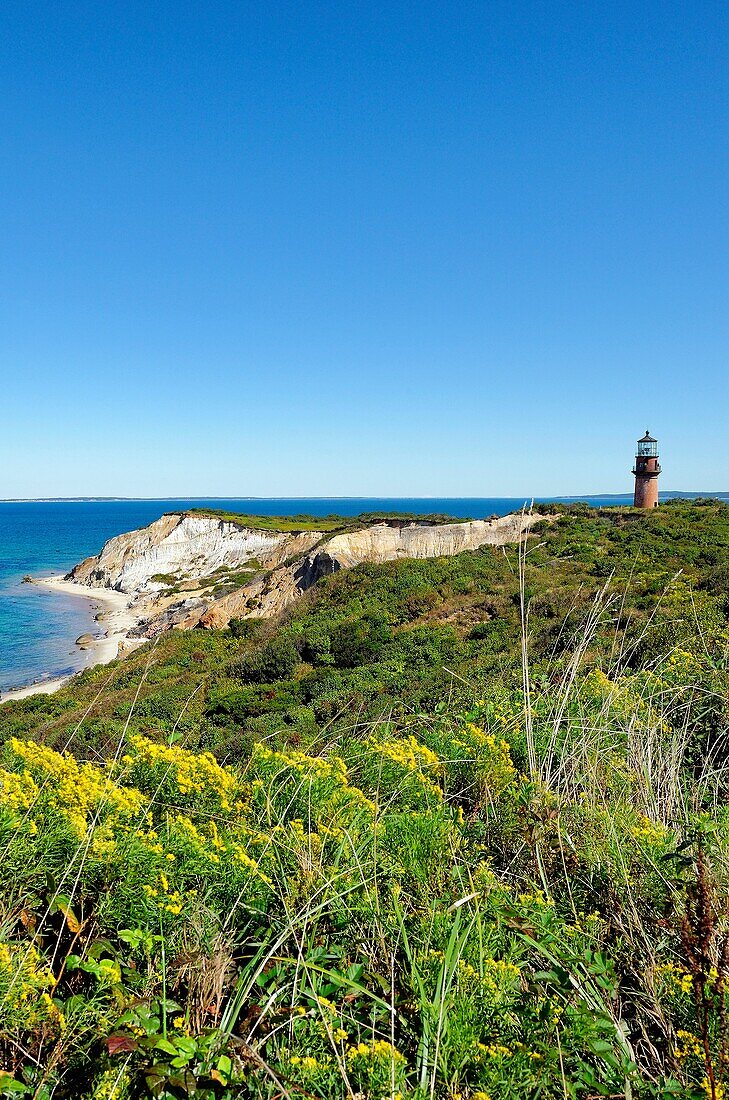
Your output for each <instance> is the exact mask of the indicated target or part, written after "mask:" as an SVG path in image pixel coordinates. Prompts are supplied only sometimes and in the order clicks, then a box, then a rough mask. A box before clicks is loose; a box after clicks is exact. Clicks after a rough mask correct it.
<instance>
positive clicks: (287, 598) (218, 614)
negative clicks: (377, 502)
mask: <svg viewBox="0 0 729 1100" xmlns="http://www.w3.org/2000/svg"><path fill="white" fill-rule="evenodd" d="M542 518H543V517H542V516H532V515H526V514H514V515H510V516H501V517H499V518H498V519H494V520H473V521H471V522H469V523H447V524H441V525H438V526H436V525H426V524H418V523H411V524H407V525H404V526H403V525H391V524H387V523H381V524H380V523H378V524H374V525H373V526H371V527H367V528H364V529H363V530H361V531H350V532H345V533H344V534H340V535H333V536H332V537H331V538H330V539H328V540H327V541H326V542H325V543H324V544H323V545H322V546H321V547H320V548H317V550H316V551H314V552H312V553H310V554H307V555H305V556H304V557H303V558H302V559H301V560H300V561H297V562H295V563H293V564H291V565H285V566H282V567H281V568H279V569H275V570H273V571H272V572H271V573H269V574H268V575H267V576H262V577H256V578H255V579H254V580H252V581H251V582H250V583H249V584H246V585H244V586H243V587H242V588H240V589H238V590H237V591H236V592H232V593H230V594H229V595H227V596H223V597H222V598H221V599H219V600H213V601H212V603H211V604H210V605H209V606H208V607H207V608H206V609H205V611H203V613H202V614H200V613H199V611H198V610H197V609H193V610H192V611H191V612H190V613H189V614H187V615H186V616H185V617H184V618H183V619H182V620H181V622H180V624H179V625H180V626H182V627H184V628H186V629H190V628H193V627H196V626H201V627H205V628H207V629H212V628H221V627H225V626H227V625H228V623H229V622H230V620H231V619H243V618H251V617H254V616H257V617H261V618H271V617H273V616H275V615H278V614H279V613H280V612H281V611H283V610H284V608H285V607H287V606H288V605H289V604H290V603H292V602H293V601H294V600H295V599H297V598H298V597H299V596H300V595H301V594H302V592H305V591H306V590H307V589H308V588H311V587H312V585H314V584H316V582H317V581H318V580H320V579H321V577H323V576H326V575H327V574H329V573H334V572H336V571H337V570H338V569H349V568H352V567H353V566H355V565H360V564H362V563H364V562H385V561H395V560H397V559H398V558H438V557H452V556H453V555H454V554H460V553H462V552H463V551H464V550H477V549H479V547H481V546H504V545H506V544H507V543H510V542H518V540H519V538H520V537H521V535H522V534H523V533H524V532H525V531H528V530H529V528H530V527H531V526H532V525H533V524H534V523H536V522H537V520H539V519H542Z"/></svg>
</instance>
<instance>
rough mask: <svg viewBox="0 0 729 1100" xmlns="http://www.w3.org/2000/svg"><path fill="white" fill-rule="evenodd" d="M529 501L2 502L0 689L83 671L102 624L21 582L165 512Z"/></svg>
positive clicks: (487, 505) (460, 509) (498, 510)
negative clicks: (90, 641) (84, 645)
mask: <svg viewBox="0 0 729 1100" xmlns="http://www.w3.org/2000/svg"><path fill="white" fill-rule="evenodd" d="M562 499H566V498H562ZM580 499H584V500H586V501H588V502H589V503H590V504H593V505H596V506H599V505H620V504H623V505H624V504H631V503H632V498H631V497H628V496H606V497H584V498H580ZM526 503H528V502H526ZM524 504H525V501H524V500H523V499H522V498H521V497H519V498H516V497H508V498H507V497H494V498H484V499H474V498H472V499H455V498H446V499H424V498H420V499H401V498H399V499H386V498H364V497H361V498H341V497H339V498H328V497H319V498H312V499H306V500H305V499H301V498H295V499H291V498H288V499H284V498H266V499H258V498H253V499H251V498H239V499H235V500H232V499H226V500H213V499H210V500H108V501H107V500H104V501H27V502H26V501H22V502H10V501H8V502H0V692H2V691H8V690H9V689H11V688H14V687H24V686H26V685H27V684H32V683H35V682H36V681H38V680H46V679H51V678H53V677H56V676H63V675H67V674H69V673H72V672H77V671H79V670H80V669H81V668H83V667H84V663H85V660H87V657H86V656H85V655H84V653H82V652H81V651H80V650H79V649H78V647H77V646H76V645H75V639H76V638H77V637H79V635H81V634H84V633H86V632H87V631H89V630H91V631H94V630H96V629H98V627H97V625H96V624H95V623H94V621H93V616H94V613H95V609H94V607H93V606H92V605H91V604H90V603H89V602H88V601H86V600H82V599H78V598H74V597H70V596H62V595H59V594H57V593H53V592H50V591H47V590H44V589H43V588H39V587H38V586H36V585H32V584H23V583H22V581H23V577H24V576H26V575H30V576H33V577H41V576H48V575H50V574H52V573H65V572H67V571H68V570H69V569H70V568H71V567H72V566H73V565H75V564H76V562H78V561H80V560H81V559H82V558H85V557H88V556H89V555H90V554H96V553H98V551H99V550H100V549H101V547H102V545H103V544H104V542H106V540H107V539H109V538H112V536H114V535H119V534H121V533H122V532H123V531H131V530H133V529H134V528H136V527H144V526H145V525H146V524H148V523H151V522H152V521H153V520H155V519H158V518H159V517H160V516H161V515H162V514H163V513H164V512H173V511H177V510H179V509H184V508H189V507H195V506H203V505H207V506H212V507H216V508H226V509H230V510H231V511H234V512H235V511H237V512H247V513H252V514H257V515H268V516H276V515H281V516H292V515H301V514H308V515H314V516H326V515H330V514H332V513H336V514H339V515H348V516H349V515H357V514H358V513H360V512H375V511H404V512H419V513H431V512H438V513H446V514H448V515H452V516H458V517H461V518H465V517H471V518H473V519H484V518H486V517H487V516H491V515H506V514H507V512H512V511H515V510H517V509H520V508H522V507H523V505H524Z"/></svg>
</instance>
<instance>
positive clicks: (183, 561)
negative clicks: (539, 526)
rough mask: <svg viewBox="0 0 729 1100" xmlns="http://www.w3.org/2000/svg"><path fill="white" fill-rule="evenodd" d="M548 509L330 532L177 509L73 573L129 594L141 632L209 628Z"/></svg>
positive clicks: (458, 545)
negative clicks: (218, 580) (213, 580)
mask: <svg viewBox="0 0 729 1100" xmlns="http://www.w3.org/2000/svg"><path fill="white" fill-rule="evenodd" d="M541 518H542V517H541V516H538V515H529V514H525V513H518V514H513V515H509V516H501V517H499V518H497V519H493V520H471V521H468V522H464V523H443V524H439V523H429V522H425V521H424V522H421V523H418V522H411V521H409V520H381V521H379V522H374V523H370V524H368V525H363V526H361V527H359V528H358V527H354V528H353V529H352V530H345V531H342V530H341V529H340V531H339V532H338V533H334V534H328V535H327V534H322V533H321V532H319V531H297V532H290V533H289V532H280V531H269V530H265V531H264V530H258V529H256V528H253V527H246V526H244V525H243V524H239V523H235V522H231V521H229V520H227V519H221V518H220V517H217V516H214V515H194V514H189V513H188V514H178V513H172V514H169V515H165V516H162V518H161V519H159V520H157V521H156V522H154V523H151V524H150V525H149V526H148V527H145V528H143V529H142V530H139V531H130V532H128V533H127V534H124V535H118V536H117V537H116V538H113V539H110V540H109V542H107V543H106V545H105V546H104V547H103V549H102V550H101V553H99V554H98V555H96V556H95V557H92V558H87V559H86V560H85V561H83V562H81V563H80V564H79V565H77V566H76V568H75V569H74V570H73V571H72V572H71V573H70V574H69V577H68V579H69V580H71V581H73V582H76V583H77V584H81V585H91V586H95V587H97V588H111V589H115V590H116V591H119V592H124V593H127V594H129V595H130V597H131V602H132V606H133V607H135V608H136V609H137V617H138V619H140V620H142V621H141V623H140V625H138V626H137V627H136V628H135V629H134V633H135V634H136V635H141V636H146V637H153V636H154V635H156V634H158V633H160V632H161V631H164V630H167V629H169V628H170V627H177V628H179V629H183V630H189V629H193V628H195V627H204V628H208V629H210V628H220V627H225V626H227V625H228V623H229V622H230V620H231V619H233V618H251V617H262V618H271V617H273V616H275V615H278V614H279V613H280V612H281V611H283V610H284V609H285V608H286V607H287V606H288V605H289V604H291V603H292V602H293V601H294V600H296V599H298V598H299V596H300V595H301V594H302V593H303V592H306V591H307V590H308V589H309V588H311V587H312V586H313V585H315V584H316V583H317V581H318V580H320V579H321V578H322V577H324V576H326V575H327V574H329V573H334V572H336V571H337V570H339V569H349V568H352V567H353V566H356V565H360V564H362V563H364V562H373V563H376V562H387V561H395V560H397V559H401V558H436V557H441V556H447V557H451V556H453V555H454V554H460V553H462V552H464V551H467V550H478V549H479V548H480V547H482V546H503V545H505V544H507V543H514V542H518V541H519V539H520V538H521V537H522V535H524V534H526V533H528V531H529V529H530V528H531V526H532V525H533V524H534V523H536V522H537V521H538V520H540V519H541ZM355 523H356V521H355ZM247 563H250V564H251V566H252V569H253V570H255V573H253V572H252V574H251V579H250V581H248V582H247V583H246V584H244V585H242V586H241V587H238V588H236V589H235V590H233V591H228V592H227V593H226V594H225V595H222V596H219V597H217V598H216V597H214V596H212V595H210V594H209V592H210V590H209V587H208V584H209V579H210V577H211V575H212V574H215V572H216V570H219V569H221V568H222V567H227V568H229V569H234V570H235V569H242V568H243V567H245V566H246V564H247ZM158 576H160V577H161V576H164V577H165V578H169V577H172V578H174V579H175V582H176V583H177V584H181V583H182V582H184V585H183V588H184V590H185V595H184V596H182V597H181V596H180V595H176V596H175V595H174V594H172V595H171V594H170V593H169V592H166V593H165V592H164V591H163V590H164V589H165V588H168V587H169V581H168V580H167V579H165V581H161V580H153V579H152V578H153V577H158ZM203 580H205V581H206V583H205V584H204V585H200V586H199V588H198V589H197V591H192V590H194V589H195V582H196V581H203ZM191 589H192V590H191ZM178 591H179V590H178Z"/></svg>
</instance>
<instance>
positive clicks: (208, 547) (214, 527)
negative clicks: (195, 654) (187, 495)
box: [69, 513, 320, 595]
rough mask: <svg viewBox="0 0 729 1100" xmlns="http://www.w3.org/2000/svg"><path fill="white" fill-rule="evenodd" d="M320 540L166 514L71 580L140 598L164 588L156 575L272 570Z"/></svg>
mask: <svg viewBox="0 0 729 1100" xmlns="http://www.w3.org/2000/svg"><path fill="white" fill-rule="evenodd" d="M319 538H320V536H319V535H318V534H316V533H312V532H306V533H305V534H303V535H302V534H293V535H291V534H283V533H281V532H278V531H259V530H256V529H255V528H251V527H244V526H241V525H239V524H237V523H231V522H228V521H227V520H222V519H220V518H217V517H215V516H206V515H190V514H186V515H182V514H177V513H170V514H168V515H165V516H162V517H161V519H158V520H156V521H155V522H154V523H150V525H149V526H148V527H144V528H142V529H141V530H139V531H129V532H128V533H126V534H123V535H117V536H116V538H113V539H110V540H109V541H108V542H107V543H106V544H105V546H104V547H103V549H102V550H101V553H100V554H97V555H96V556H95V557H92V558H86V560H85V561H82V562H81V563H80V564H79V565H77V566H76V567H75V569H73V570H72V572H71V573H70V574H69V580H73V581H76V582H77V583H79V584H86V585H93V586H94V587H97V588H113V589H115V590H116V591H118V592H127V593H129V594H131V595H138V594H140V593H142V592H144V591H154V590H155V589H160V588H162V587H164V584H163V583H159V582H155V581H153V580H152V577H154V576H157V575H161V576H173V577H178V578H181V579H185V580H196V579H199V578H202V577H208V576H210V574H211V573H214V572H215V570H216V569H219V568H221V567H223V566H226V567H237V566H244V565H245V564H246V563H247V562H249V561H251V560H252V559H256V560H257V561H258V562H259V563H260V564H261V565H263V566H266V567H268V568H271V567H273V566H275V565H277V564H278V563H279V562H280V561H282V560H284V558H286V557H287V556H288V555H290V554H292V553H302V552H304V551H305V550H307V549H308V548H309V547H311V546H313V545H314V543H315V542H316V541H317V540H318V539H319Z"/></svg>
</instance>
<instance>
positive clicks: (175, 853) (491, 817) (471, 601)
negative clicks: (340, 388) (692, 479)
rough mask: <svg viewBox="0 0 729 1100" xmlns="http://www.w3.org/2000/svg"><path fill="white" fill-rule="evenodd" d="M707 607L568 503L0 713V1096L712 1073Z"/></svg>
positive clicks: (665, 523)
mask: <svg viewBox="0 0 729 1100" xmlns="http://www.w3.org/2000/svg"><path fill="white" fill-rule="evenodd" d="M563 511H564V509H563ZM728 615H729V507H727V506H726V505H723V504H717V503H712V502H692V503H690V504H685V503H676V504H670V505H665V506H662V507H661V508H659V509H657V510H656V512H654V513H651V514H646V515H641V514H639V513H635V512H633V511H631V510H617V509H610V510H605V511H602V512H595V511H592V510H590V509H587V508H585V507H582V506H574V507H572V508H569V509H567V510H566V511H564V514H563V515H561V517H560V518H558V519H556V521H553V522H549V523H547V522H545V523H544V524H542V525H540V527H539V529H538V530H537V532H536V533H535V535H534V536H533V537H531V538H530V539H529V540H528V542H527V544H526V545H525V546H524V547H522V548H521V549H520V548H518V547H510V548H509V547H507V548H505V549H502V548H493V547H485V548H483V549H482V550H479V551H475V552H469V553H464V554H461V555H459V556H458V557H455V558H443V559H435V560H430V561H427V560H426V561H400V562H393V563H389V564H386V565H379V566H360V567H358V568H356V569H353V570H351V571H346V572H344V571H343V572H340V573H337V574H334V575H332V576H331V577H328V578H326V579H325V580H324V581H323V582H321V584H320V585H318V586H317V587H316V588H315V589H314V590H312V591H311V592H310V593H309V594H308V595H307V597H306V598H305V599H304V600H302V601H301V602H300V603H299V604H298V605H297V606H296V607H295V608H294V609H293V610H291V611H290V612H289V613H288V615H287V616H286V618H285V619H284V620H283V621H281V622H279V623H264V622H255V621H245V622H238V623H233V624H232V628H231V630H229V631H225V632H219V633H215V632H211V633H207V632H194V633H188V634H177V633H174V634H168V635H165V636H163V637H162V638H160V639H159V640H158V641H157V642H155V643H150V644H149V645H147V646H145V647H144V648H143V649H142V650H139V651H137V652H136V653H135V654H133V655H132V656H131V657H130V658H128V659H127V660H124V661H120V662H116V663H115V664H113V665H111V666H107V667H105V668H96V669H93V670H89V671H87V672H85V673H84V674H82V675H81V676H80V677H78V678H77V679H76V680H75V681H74V682H73V683H72V684H71V685H70V686H69V687H67V688H66V689H64V690H63V691H61V692H59V693H58V694H57V695H55V696H48V697H46V696H36V697H33V698H31V699H28V700H25V701H22V702H17V703H12V704H6V705H4V706H2V707H0V737H1V738H2V742H3V746H4V747H3V750H2V758H1V759H0V769H1V770H0V843H1V844H2V847H3V856H4V858H3V870H4V874H3V876H2V882H0V899H1V901H0V906H1V907H0V1052H1V1059H0V1065H2V1066H3V1068H4V1073H5V1075H4V1076H0V1095H8V1096H10V1095H20V1096H22V1095H25V1096H28V1097H38V1098H45V1097H51V1096H54V1097H86V1098H91V1097H94V1098H101V1097H115V1098H117V1100H122V1098H126V1097H129V1098H131V1097H143V1096H162V1097H182V1096H194V1097H233V1096H236V1097H257V1098H258V1097H260V1098H270V1100H273V1098H274V1097H276V1098H278V1097H312V1096H313V1097H321V1098H326V1100H335V1098H339V1097H352V1098H355V1097H356V1098H361V1100H386V1098H389V1100H392V1098H394V1097H397V1096H399V1097H401V1098H402V1100H406V1098H408V1100H409V1098H413V1100H415V1098H417V1100H425V1098H426V1097H438V1098H443V1100H445V1098H449V1100H451V1098H452V1100H468V1098H471V1100H487V1098H490V1100H497V1098H498V1100H506V1098H509V1097H515V1096H516V1097H522V1096H523V1097H532V1096H535V1097H550V1098H551V1097H554V1098H557V1097H561V1098H563V1097H565V1096H567V1097H579V1098H581V1100H588V1098H592V1097H599V1096H620V1097H651V1098H653V1097H655V1098H659V1097H660V1098H665V1097H669V1096H681V1097H694V1098H698V1097H704V1098H705V1097H711V1098H712V1100H719V1098H720V1097H722V1096H723V1095H724V1092H723V1089H724V1087H725V1084H726V1083H727V1082H726V1077H727V1075H729V1062H728V1059H729V1048H727V1035H726V1013H725V1002H726V989H725V985H726V980H727V973H729V916H728V913H727V903H728V900H729V899H728V896H727V876H728V874H729V817H728V815H727V809H726V805H727V792H728V790H729V787H728V785H727V778H728V775H727V768H726V744H725V741H726V736H725V735H726V726H727V718H728V711H727V699H728V698H729V661H728V658H727V645H728V643H729V620H728ZM3 1090H4V1091H3Z"/></svg>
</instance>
